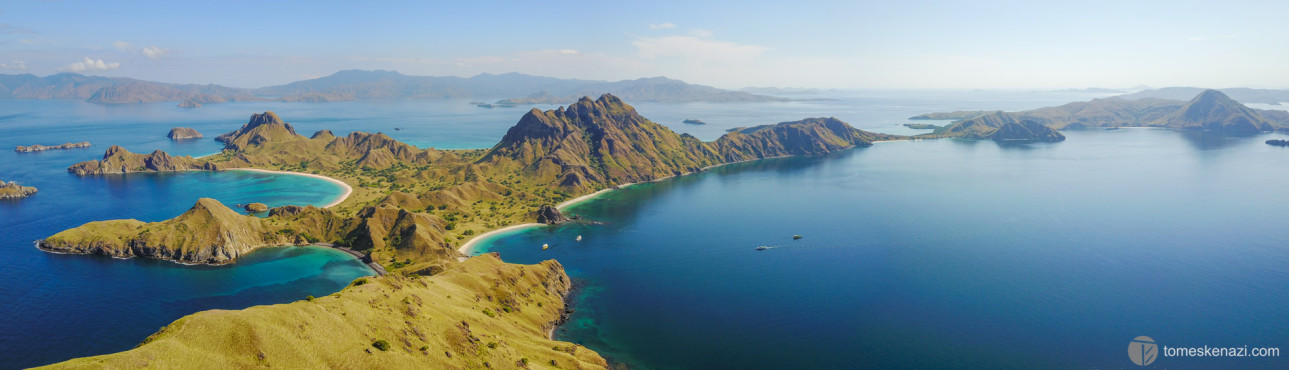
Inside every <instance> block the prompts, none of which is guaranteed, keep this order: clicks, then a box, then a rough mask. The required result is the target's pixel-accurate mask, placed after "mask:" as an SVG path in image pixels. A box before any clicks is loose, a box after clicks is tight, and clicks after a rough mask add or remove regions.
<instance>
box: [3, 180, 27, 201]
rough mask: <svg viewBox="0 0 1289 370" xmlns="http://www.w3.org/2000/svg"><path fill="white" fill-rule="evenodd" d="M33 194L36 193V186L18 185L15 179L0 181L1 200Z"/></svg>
mask: <svg viewBox="0 0 1289 370" xmlns="http://www.w3.org/2000/svg"><path fill="white" fill-rule="evenodd" d="M33 194H36V188H34V187H31V186H22V185H18V183H16V182H13V181H9V182H4V181H0V200H5V199H22V198H26V197H29V196H32V195H33Z"/></svg>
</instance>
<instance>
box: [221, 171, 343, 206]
mask: <svg viewBox="0 0 1289 370" xmlns="http://www.w3.org/2000/svg"><path fill="white" fill-rule="evenodd" d="M224 171H251V172H260V173H272V174H278V175H296V176H305V177H312V178H315V179H319V180H323V181H327V182H330V183H333V184H336V185H339V186H340V187H341V188H343V189H345V193H344V194H341V195H340V197H338V198H336V199H335V200H333V201H331V203H327V205H324V206H322V207H319V208H331V207H335V206H337V205H339V204H340V203H342V202H344V201H345V200H346V199H349V196H350V195H352V194H353V193H354V188H353V187H352V186H349V184H346V183H345V182H344V181H340V180H337V179H334V178H331V177H326V176H322V175H317V174H312V173H304V172H291V171H276V170H262V169H258V168H230V169H227V170H224Z"/></svg>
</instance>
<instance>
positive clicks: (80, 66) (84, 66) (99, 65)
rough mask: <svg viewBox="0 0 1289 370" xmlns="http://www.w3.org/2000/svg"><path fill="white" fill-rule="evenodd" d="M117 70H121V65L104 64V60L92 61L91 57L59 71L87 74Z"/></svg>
mask: <svg viewBox="0 0 1289 370" xmlns="http://www.w3.org/2000/svg"><path fill="white" fill-rule="evenodd" d="M117 68H121V63H108V62H104V61H103V60H102V59H90V58H89V57H85V60H82V61H79V62H76V63H72V64H68V65H65V66H63V67H62V68H59V69H58V70H59V71H67V72H85V71H110V70H113V69H117Z"/></svg>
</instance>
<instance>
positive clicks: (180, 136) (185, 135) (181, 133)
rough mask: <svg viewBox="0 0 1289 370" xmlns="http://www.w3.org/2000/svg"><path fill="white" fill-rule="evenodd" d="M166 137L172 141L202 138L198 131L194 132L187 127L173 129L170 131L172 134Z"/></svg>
mask: <svg viewBox="0 0 1289 370" xmlns="http://www.w3.org/2000/svg"><path fill="white" fill-rule="evenodd" d="M166 137H168V138H170V140H189V139H200V138H202V136H201V133H200V132H197V130H193V129H191V128H187V127H175V128H172V129H170V133H168V134H166Z"/></svg>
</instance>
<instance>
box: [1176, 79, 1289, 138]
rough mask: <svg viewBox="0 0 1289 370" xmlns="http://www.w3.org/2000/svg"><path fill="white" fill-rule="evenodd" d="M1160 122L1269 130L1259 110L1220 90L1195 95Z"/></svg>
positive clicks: (1247, 130) (1187, 126)
mask: <svg viewBox="0 0 1289 370" xmlns="http://www.w3.org/2000/svg"><path fill="white" fill-rule="evenodd" d="M1156 124H1158V125H1162V126H1169V127H1181V128H1191V129H1203V130H1221V131H1241V132H1258V131H1269V130H1271V129H1272V127H1271V124H1269V123H1267V121H1266V120H1265V119H1263V118H1262V116H1261V115H1259V114H1258V113H1257V112H1255V111H1253V110H1252V109H1249V108H1248V107H1246V106H1244V104H1240V102H1238V101H1235V99H1231V97H1229V96H1226V94H1224V93H1222V92H1221V91H1217V90H1212V89H1209V90H1204V91H1203V92H1200V93H1199V95H1196V96H1195V98H1194V99H1191V101H1190V102H1188V103H1186V105H1184V106H1182V108H1181V109H1178V110H1177V111H1176V112H1173V113H1171V114H1169V115H1167V116H1164V117H1163V118H1160V119H1159V121H1157V122H1156Z"/></svg>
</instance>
